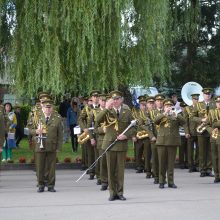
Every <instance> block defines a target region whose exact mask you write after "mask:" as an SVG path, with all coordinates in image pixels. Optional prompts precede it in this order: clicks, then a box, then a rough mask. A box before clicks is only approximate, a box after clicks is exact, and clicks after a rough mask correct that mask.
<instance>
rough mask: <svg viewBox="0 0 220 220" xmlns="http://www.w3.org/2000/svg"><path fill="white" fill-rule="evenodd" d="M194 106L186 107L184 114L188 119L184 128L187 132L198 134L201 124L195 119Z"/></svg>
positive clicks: (192, 134) (193, 134)
mask: <svg viewBox="0 0 220 220" xmlns="http://www.w3.org/2000/svg"><path fill="white" fill-rule="evenodd" d="M192 111H193V106H192V105H191V106H186V107H185V108H184V111H183V114H184V116H185V119H186V124H185V125H184V130H185V133H186V134H190V135H191V136H197V132H196V128H197V126H198V125H199V123H198V122H196V121H195V120H193V117H192Z"/></svg>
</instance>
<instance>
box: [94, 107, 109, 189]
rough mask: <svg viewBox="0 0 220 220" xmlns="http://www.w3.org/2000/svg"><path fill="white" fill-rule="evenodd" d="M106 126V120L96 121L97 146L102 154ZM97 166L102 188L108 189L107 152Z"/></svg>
mask: <svg viewBox="0 0 220 220" xmlns="http://www.w3.org/2000/svg"><path fill="white" fill-rule="evenodd" d="M101 111H102V110H100V111H99V112H97V115H98V114H99V113H100V112H101ZM104 126H105V122H104V120H103V121H102V122H99V123H97V120H96V121H95V133H96V141H97V145H96V148H97V149H98V150H99V155H101V154H102V153H103V152H104V150H103V149H102V143H103V140H104V136H105V131H104ZM96 166H99V167H100V180H101V184H102V188H103V189H107V186H108V169H107V159H106V154H104V155H103V156H102V157H101V159H100V162H99V164H97V165H96Z"/></svg>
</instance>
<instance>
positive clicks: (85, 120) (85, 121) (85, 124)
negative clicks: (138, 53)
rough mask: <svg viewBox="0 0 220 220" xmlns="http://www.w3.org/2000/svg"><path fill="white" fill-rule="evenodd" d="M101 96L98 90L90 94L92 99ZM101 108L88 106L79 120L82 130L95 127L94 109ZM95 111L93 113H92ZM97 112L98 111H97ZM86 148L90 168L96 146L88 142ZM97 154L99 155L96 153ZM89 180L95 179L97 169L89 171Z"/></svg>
mask: <svg viewBox="0 0 220 220" xmlns="http://www.w3.org/2000/svg"><path fill="white" fill-rule="evenodd" d="M99 94H100V91H98V90H93V91H91V92H90V97H92V96H98V95H99ZM98 107H99V106H98V105H97V106H94V105H86V106H85V107H84V108H83V110H82V111H81V113H80V115H79V118H78V124H79V126H80V128H81V129H82V130H85V129H88V128H90V127H94V121H92V120H91V119H89V117H90V115H91V114H93V113H94V111H93V109H95V108H98ZM92 111H93V113H92ZM95 111H96V110H95ZM89 134H90V139H91V138H92V135H91V132H89ZM85 146H86V151H87V155H88V167H89V166H91V165H92V164H93V163H94V161H95V151H96V150H95V146H92V144H91V141H90V140H88V141H87V142H86V143H85ZM96 154H97V153H96ZM89 175H90V177H89V179H90V180H92V179H94V176H95V168H93V169H91V170H89Z"/></svg>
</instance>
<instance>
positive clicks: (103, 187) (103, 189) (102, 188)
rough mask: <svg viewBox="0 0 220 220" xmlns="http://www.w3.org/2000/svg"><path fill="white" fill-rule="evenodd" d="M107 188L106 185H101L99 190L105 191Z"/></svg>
mask: <svg viewBox="0 0 220 220" xmlns="http://www.w3.org/2000/svg"><path fill="white" fill-rule="evenodd" d="M107 188H108V186H102V187H101V189H100V190H101V191H105V190H107Z"/></svg>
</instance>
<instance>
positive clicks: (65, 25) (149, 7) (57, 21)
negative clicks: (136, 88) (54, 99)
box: [1, 0, 169, 95]
mask: <svg viewBox="0 0 220 220" xmlns="http://www.w3.org/2000/svg"><path fill="white" fill-rule="evenodd" d="M3 3H4V4H11V5H13V6H14V8H15V11H16V12H15V15H16V19H15V28H14V29H13V38H14V39H13V44H12V46H11V51H10V56H11V57H13V62H11V73H13V74H14V79H15V84H16V88H17V90H18V91H21V92H23V93H26V94H30V95H31V94H34V93H36V92H37V91H38V90H39V89H46V90H50V91H51V92H52V93H54V94H60V93H63V92H64V91H76V92H79V93H81V92H84V91H86V90H87V91H88V90H90V89H93V88H98V89H101V90H110V89H116V88H118V86H119V85H123V84H125V85H130V84H142V85H150V84H152V79H153V77H154V76H161V77H162V78H163V77H164V76H165V75H167V74H169V65H168V62H167V61H168V59H167V57H168V56H167V54H168V50H167V47H168V44H169V37H168V34H167V33H168V31H167V30H168V29H169V25H168V17H169V13H168V12H169V2H168V1H167V0H158V1H154V0H146V1H141V0H135V1H132V0H117V1H112V0H105V1H100V0H76V1H72V0H64V1H60V0H53V1H46V0H36V1H30V0H23V1H19V0H14V1H12V0H11V1H9V0H8V1H6V0H4V1H3V0H1V4H3Z"/></svg>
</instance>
